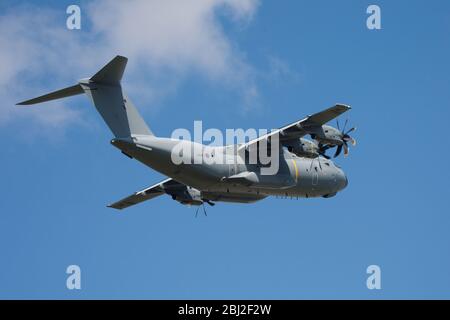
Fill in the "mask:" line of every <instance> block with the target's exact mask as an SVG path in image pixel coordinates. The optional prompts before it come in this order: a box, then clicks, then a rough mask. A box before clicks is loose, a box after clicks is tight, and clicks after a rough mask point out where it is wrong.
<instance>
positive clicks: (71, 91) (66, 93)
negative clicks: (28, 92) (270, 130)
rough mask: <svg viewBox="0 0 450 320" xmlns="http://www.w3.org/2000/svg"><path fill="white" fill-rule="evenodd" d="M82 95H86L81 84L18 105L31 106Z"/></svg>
mask: <svg viewBox="0 0 450 320" xmlns="http://www.w3.org/2000/svg"><path fill="white" fill-rule="evenodd" d="M82 93H84V90H83V88H81V86H80V85H79V84H77V85H74V86H71V87H68V88H64V89H61V90H58V91H53V92H50V93H48V94H45V95H43V96H40V97H37V98H34V99H30V100H26V101H23V102H19V103H18V104H17V105H18V106H28V105H31V104H36V103H41V102H46V101H51V100H56V99H61V98H65V97H70V96H75V95H77V94H82Z"/></svg>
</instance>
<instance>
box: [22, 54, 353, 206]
mask: <svg viewBox="0 0 450 320" xmlns="http://www.w3.org/2000/svg"><path fill="white" fill-rule="evenodd" d="M126 63H127V58H125V57H122V56H117V57H115V58H114V59H113V60H112V61H111V62H110V63H108V64H107V65H106V66H105V67H103V68H102V69H101V70H100V71H99V72H97V73H96V74H95V75H94V76H93V77H91V78H88V79H82V80H80V81H79V83H78V84H77V85H74V86H71V87H68V88H65V89H62V90H58V91H54V92H52V93H49V94H46V95H43V96H40V97H38V98H34V99H31V100H27V101H24V102H21V103H19V104H18V105H31V104H35V103H41V102H45V101H50V100H54V99H60V98H64V97H69V96H73V95H77V94H81V93H86V95H87V96H88V97H89V98H90V100H91V101H92V102H93V104H94V105H95V107H96V109H97V111H98V112H99V114H100V115H101V116H102V118H103V120H104V121H105V122H106V124H107V125H108V127H109V128H110V130H111V131H112V133H113V134H114V136H115V138H114V139H112V140H111V144H112V145H114V146H115V147H116V148H118V149H119V150H121V151H122V152H123V153H124V154H126V155H127V156H128V157H131V158H134V159H136V160H138V161H139V162H141V163H143V164H145V165H147V166H149V167H150V168H153V169H154V170H156V171H158V172H160V173H162V174H164V175H166V176H168V177H170V179H167V180H164V181H162V182H161V183H159V184H156V185H154V186H152V187H150V188H147V189H144V190H142V191H139V192H136V193H134V194H132V195H130V196H128V197H126V198H124V199H122V200H120V201H118V202H116V203H113V204H112V205H110V207H113V208H116V209H123V208H126V207H129V206H131V205H134V204H137V203H140V202H142V201H145V200H149V199H152V198H154V197H155V196H159V195H162V194H168V195H170V196H172V198H173V199H174V200H177V201H179V202H180V203H183V204H192V205H200V204H203V203H204V202H207V203H210V204H213V203H212V202H213V201H224V202H237V203H251V202H255V201H258V200H261V199H264V198H266V197H267V196H283V197H300V198H309V197H331V196H334V195H335V194H336V193H337V192H339V191H341V190H342V189H344V188H345V187H346V186H347V178H346V176H345V174H344V172H343V170H342V169H341V168H339V167H338V166H336V165H335V164H334V163H333V161H331V160H329V159H325V158H324V157H322V156H320V155H319V154H316V153H317V150H318V149H317V148H316V147H314V145H313V143H312V142H310V141H309V140H305V139H301V137H302V136H304V135H306V134H315V135H318V136H320V138H321V139H322V141H324V142H329V143H333V144H332V146H336V145H339V143H341V141H340V140H339V137H340V136H342V134H341V135H340V132H339V130H337V129H335V128H333V127H329V126H325V125H324V124H325V123H326V122H328V121H330V120H332V119H334V118H336V117H337V116H339V115H340V114H342V113H344V112H346V111H347V110H349V109H350V107H348V106H345V105H336V106H334V107H332V108H329V109H326V110H324V111H322V112H319V113H316V114H314V115H312V116H309V117H307V118H305V119H303V120H301V121H297V122H295V123H293V124H290V125H288V126H285V127H282V128H281V129H279V130H278V131H277V132H276V134H279V135H280V146H281V147H280V157H279V170H278V172H277V174H275V175H263V174H261V172H260V166H259V165H258V164H249V163H248V159H247V161H244V160H242V159H237V158H238V157H241V155H242V153H240V152H236V150H242V148H245V147H248V145H252V144H254V143H256V142H257V141H258V140H261V139H269V140H270V139H271V137H272V135H273V134H274V133H273V132H272V133H270V134H267V135H265V136H263V137H259V138H258V139H256V140H253V141H250V142H249V143H247V144H246V145H238V146H235V147H229V146H225V147H209V148H210V150H212V151H213V152H216V153H218V152H222V153H224V155H225V157H230V158H233V160H234V161H233V162H234V163H233V164H227V163H223V164H220V163H214V164H207V163H200V164H179V165H177V164H175V163H174V162H173V161H172V159H171V153H172V149H173V148H174V146H175V145H177V144H179V143H180V140H177V139H170V138H163V137H157V136H155V135H154V134H153V132H152V131H151V130H150V129H149V127H148V126H147V125H146V123H145V121H144V120H143V119H142V117H141V116H140V114H139V112H138V111H137V109H136V108H135V106H134V105H133V104H132V102H131V100H130V99H129V98H128V97H127V96H126V94H125V93H124V92H123V90H122V86H121V84H120V81H121V79H122V76H123V73H124V70H125V67H126ZM324 130H326V131H327V132H325V131H324ZM293 141H294V142H293ZM302 142H303V147H302V145H298V146H297V145H296V148H294V149H295V150H298V152H290V151H288V150H287V148H285V147H287V146H290V145H291V144H293V143H302ZM182 143H187V144H189V145H192V146H194V145H196V143H195V142H192V141H183V142H182ZM196 146H197V147H200V148H201V147H203V145H198V144H197V145H196ZM289 149H291V151H292V148H289ZM296 154H300V155H301V156H298V155H296ZM239 160H241V161H239Z"/></svg>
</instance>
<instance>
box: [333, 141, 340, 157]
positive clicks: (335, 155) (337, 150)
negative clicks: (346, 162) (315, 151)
mask: <svg viewBox="0 0 450 320" xmlns="http://www.w3.org/2000/svg"><path fill="white" fill-rule="evenodd" d="M341 151H342V144H341V145H339V146H337V149H336V153H335V154H334V157H335V158H337V157H338V156H339V155H340V154H341Z"/></svg>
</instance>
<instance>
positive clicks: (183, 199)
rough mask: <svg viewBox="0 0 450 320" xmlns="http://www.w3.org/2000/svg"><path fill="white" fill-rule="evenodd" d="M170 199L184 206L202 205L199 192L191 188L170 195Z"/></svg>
mask: <svg viewBox="0 0 450 320" xmlns="http://www.w3.org/2000/svg"><path fill="white" fill-rule="evenodd" d="M172 199H173V200H175V201H178V202H179V203H181V204H184V205H193V206H200V205H202V204H203V200H202V193H201V191H200V190H197V189H195V188H192V187H186V188H185V189H184V190H180V191H179V192H176V193H172Z"/></svg>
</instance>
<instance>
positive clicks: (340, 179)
mask: <svg viewBox="0 0 450 320" xmlns="http://www.w3.org/2000/svg"><path fill="white" fill-rule="evenodd" d="M336 180H337V181H336V182H337V185H338V188H339V191H341V190H343V189H345V188H346V187H347V185H348V179H347V176H346V175H345V172H344V171H343V170H341V169H339V172H338V174H337V179H336Z"/></svg>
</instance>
